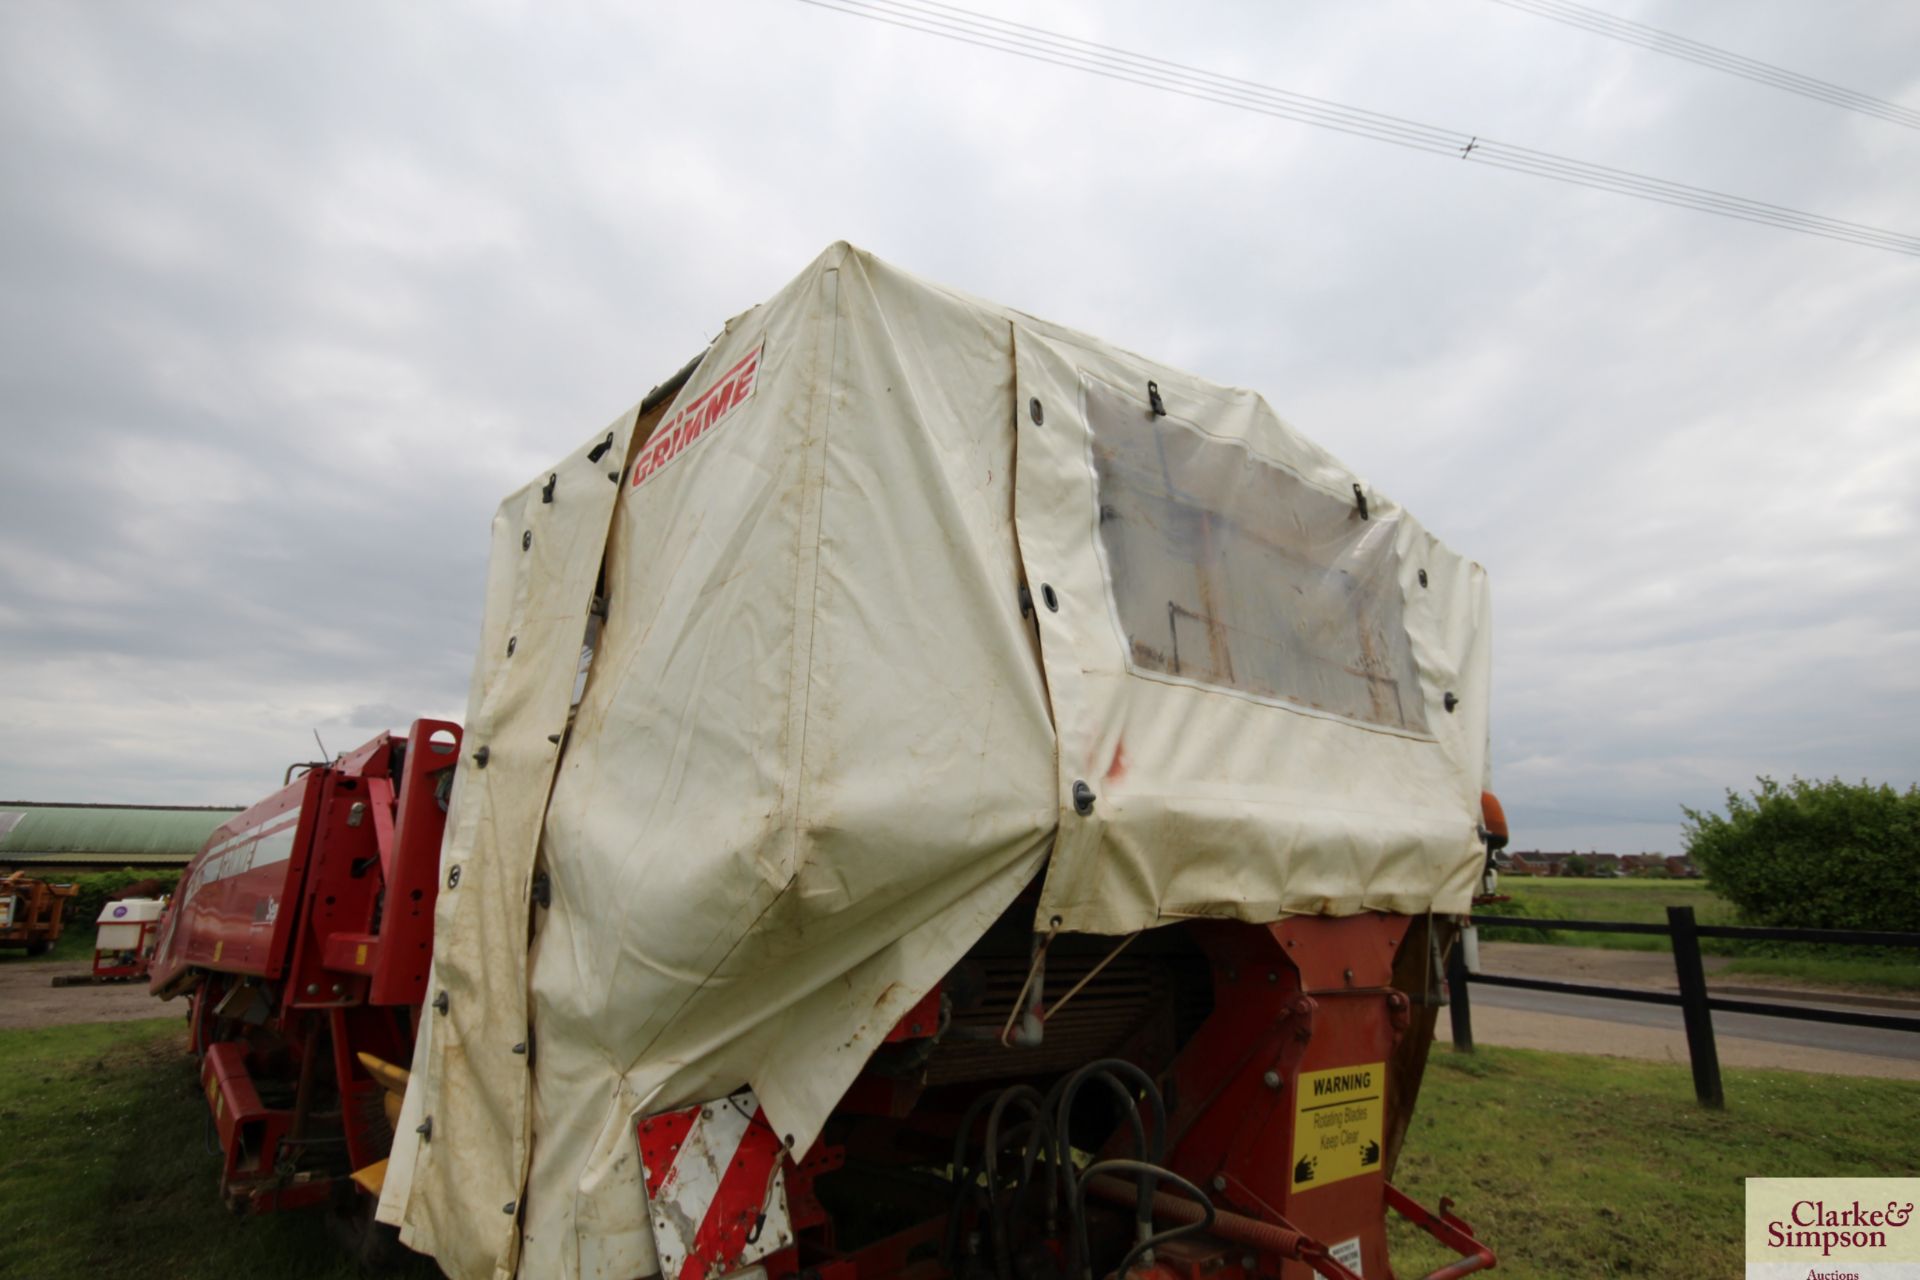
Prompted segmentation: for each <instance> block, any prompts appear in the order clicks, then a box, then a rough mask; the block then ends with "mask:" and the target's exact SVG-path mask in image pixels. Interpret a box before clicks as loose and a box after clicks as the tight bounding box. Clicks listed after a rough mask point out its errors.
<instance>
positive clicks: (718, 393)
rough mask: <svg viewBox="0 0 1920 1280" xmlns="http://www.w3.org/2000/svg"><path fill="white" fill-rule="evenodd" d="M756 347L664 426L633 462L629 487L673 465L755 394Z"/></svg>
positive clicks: (638, 485) (757, 372) (759, 350)
mask: <svg viewBox="0 0 1920 1280" xmlns="http://www.w3.org/2000/svg"><path fill="white" fill-rule="evenodd" d="M762 349H763V348H762V347H755V348H754V349H753V350H752V351H750V352H748V353H747V354H746V356H745V357H743V358H742V359H741V361H740V363H738V364H736V365H734V366H733V368H731V369H729V370H727V371H726V372H725V373H723V374H721V375H720V379H719V381H717V382H715V383H714V384H713V385H712V386H711V387H708V388H707V389H706V390H705V391H703V392H701V393H700V395H699V396H698V397H697V398H696V399H695V400H694V401H693V402H692V403H690V404H688V405H686V406H685V407H684V408H682V409H680V410H678V411H677V412H675V414H674V415H673V416H672V417H671V418H669V419H667V420H666V421H665V422H663V423H661V424H660V426H659V427H658V428H657V429H656V430H655V431H654V433H653V435H652V437H651V438H650V439H648V441H647V443H646V445H645V446H644V447H643V448H642V449H641V451H640V456H639V457H638V458H637V459H635V460H634V464H633V479H632V480H631V481H630V482H629V487H631V488H636V489H637V488H639V487H640V485H641V484H643V483H645V481H646V480H647V478H648V477H650V476H652V475H654V474H655V473H657V472H658V471H659V470H660V469H661V468H662V467H664V466H666V465H667V464H668V463H669V462H672V461H673V460H674V459H675V458H677V457H679V456H680V455H681V454H682V453H683V452H685V451H686V449H687V447H688V446H689V445H691V444H692V443H693V442H694V441H696V440H698V439H699V438H700V437H701V436H703V435H705V434H706V433H707V432H708V431H710V430H712V429H713V428H714V427H715V426H718V425H719V424H720V423H721V422H722V421H724V420H725V418H726V417H727V415H728V414H730V413H732V412H733V411H734V410H735V409H738V408H739V407H740V406H741V405H742V404H744V403H745V402H746V400H747V398H748V397H749V396H751V395H752V394H753V388H754V379H755V377H756V375H758V374H759V372H760V352H761V351H762Z"/></svg>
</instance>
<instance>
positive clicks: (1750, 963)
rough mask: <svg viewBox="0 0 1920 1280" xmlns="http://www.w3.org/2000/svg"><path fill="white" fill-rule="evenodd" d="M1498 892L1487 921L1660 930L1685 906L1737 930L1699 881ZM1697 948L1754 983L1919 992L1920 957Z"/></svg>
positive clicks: (1624, 881)
mask: <svg viewBox="0 0 1920 1280" xmlns="http://www.w3.org/2000/svg"><path fill="white" fill-rule="evenodd" d="M1500 891H1501V892H1502V893H1504V894H1506V895H1508V896H1509V897H1510V898H1511V899H1512V902H1510V903H1506V902H1503V903H1498V904H1495V905H1494V906H1490V907H1488V908H1487V909H1486V914H1488V915H1525V916H1537V917H1539V918H1541V919H1546V920H1625V921H1632V922H1636V923H1648V924H1665V923H1666V920H1667V908H1668V907H1669V906H1690V907H1692V908H1693V915H1694V918H1695V919H1696V920H1698V921H1699V922H1700V923H1701V924H1739V923H1740V920H1739V917H1738V916H1737V915H1736V914H1735V912H1734V908H1733V904H1732V903H1730V902H1728V901H1727V900H1726V899H1725V898H1722V897H1721V896H1720V895H1719V894H1717V893H1715V892H1714V891H1713V887H1712V886H1711V885H1709V884H1708V883H1707V882H1706V881H1704V880H1652V879H1647V880H1641V879H1631V878H1624V877H1623V878H1621V879H1619V880H1584V879H1580V880H1576V879H1567V878H1562V877H1557V876H1556V877H1553V878H1550V879H1549V878H1544V877H1538V876H1502V877H1501V879H1500ZM1480 936H1481V937H1482V938H1484V939H1485V940H1487V941H1489V942H1555V943H1560V944H1563V945H1568V946H1580V947H1603V948H1607V949H1610V950H1616V951H1665V950H1667V949H1668V943H1667V940H1666V939H1665V938H1660V937H1651V936H1648V935H1646V934H1633V933H1570V932H1567V931H1565V930H1561V931H1558V932H1555V931H1549V930H1539V929H1504V928H1503V929H1484V930H1482V931H1481V935H1480ZM1700 948H1701V950H1702V951H1705V952H1707V953H1708V954H1710V955H1725V956H1732V957H1734V960H1733V963H1732V964H1730V965H1729V966H1727V968H1726V969H1725V970H1724V971H1723V972H1726V973H1733V974H1748V975H1752V976H1753V977H1755V978H1757V979H1763V978H1768V977H1772V978H1789V979H1793V980H1795V981H1797V982H1807V983H1822V984H1826V985H1830V986H1837V987H1873V988H1879V989H1884V990H1891V991H1920V952H1909V953H1908V954H1907V956H1906V957H1905V958H1898V959H1887V958H1856V957H1852V956H1833V955H1822V954H1818V953H1812V954H1810V953H1809V952H1808V950H1807V949H1806V948H1804V947H1788V946H1785V945H1783V944H1775V945H1773V946H1771V947H1770V948H1769V949H1768V950H1767V951H1766V952H1758V953H1757V952H1756V951H1755V949H1754V948H1753V947H1752V946H1751V945H1746V944H1742V943H1739V942H1727V941H1722V940H1720V939H1716V938H1704V939H1702V940H1701V943H1700Z"/></svg>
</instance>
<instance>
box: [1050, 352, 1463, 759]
mask: <svg viewBox="0 0 1920 1280" xmlns="http://www.w3.org/2000/svg"><path fill="white" fill-rule="evenodd" d="M1087 421H1088V425H1089V426H1090V427H1091V428H1092V432H1093V463H1094V471H1095V474H1096V477H1097V480H1098V489H1099V504H1100V508H1099V528H1100V546H1101V551H1102V553H1103V556H1104V559H1105V563H1106V569H1107V575H1108V577H1107V586H1108V590H1109V592H1110V593H1111V598H1112V603H1113V610H1114V615H1115V618H1116V621H1117V622H1118V624H1119V627H1120V631H1121V633H1122V635H1123V637H1124V639H1125V644H1126V650H1127V661H1128V664H1129V666H1130V667H1131V668H1132V669H1133V670H1134V671H1135V672H1137V673H1140V674H1152V675H1156V676H1159V677H1163V678H1171V679H1174V680H1177V681H1180V682H1183V683H1191V684H1197V685H1204V686H1208V687H1211V688H1216V689H1224V690H1231V691H1233V692H1236V693H1240V694H1244V695H1248V696H1251V697H1255V698H1260V699H1271V700H1276V701H1281V702H1288V703H1293V704H1296V705H1299V706H1303V707H1311V708H1314V709H1315V710H1318V711H1323V712H1327V713H1329V714H1332V715H1337V716H1342V717H1345V718H1347V719H1350V720H1357V721H1361V722H1363V723H1366V724H1374V725H1380V726H1383V727H1386V728H1390V729H1397V730H1402V731H1407V732H1412V733H1418V734H1425V733H1426V732H1427V720H1426V709H1425V708H1426V703H1425V698H1424V696H1423V694H1422V691H1421V688H1420V683H1419V676H1418V674H1417V672H1416V670H1415V668H1414V663H1413V652H1412V646H1411V644H1410V643H1409V642H1408V639H1407V631H1406V625H1405V622H1404V621H1403V618H1402V599H1401V590H1400V580H1399V557H1398V555H1397V554H1396V553H1395V551H1394V548H1393V541H1394V533H1395V526H1396V524H1397V521H1396V520H1395V519H1391V518H1381V517H1380V516H1379V515H1378V514H1377V513H1376V514H1375V516H1374V518H1373V519H1363V518H1362V517H1361V515H1360V512H1359V509H1358V507H1357V505H1356V504H1355V503H1354V502H1353V501H1352V499H1350V498H1349V499H1342V498H1337V497H1334V496H1332V495H1330V494H1327V493H1324V492H1322V491H1321V490H1319V489H1316V488H1314V487H1312V486H1311V485H1309V484H1307V483H1306V482H1305V481H1303V480H1301V479H1300V477H1298V476H1296V475H1294V474H1293V473H1292V472H1291V471H1288V470H1287V469H1286V468H1285V467H1282V466H1280V465H1279V464H1277V463H1274V462H1271V461H1269V460H1267V459H1265V458H1261V457H1258V456H1256V455H1255V454H1253V453H1252V452H1251V451H1250V450H1249V449H1248V448H1247V447H1246V446H1245V445H1243V444H1241V443H1239V442H1238V441H1234V440H1228V439H1225V438H1223V437H1219V436H1213V435H1209V434H1207V433H1206V432H1205V431H1204V430H1203V429H1202V428H1200V427H1198V426H1196V425H1194V424H1192V423H1188V422H1183V421H1181V420H1179V419H1177V418H1173V417H1159V416H1155V415H1154V414H1153V413H1152V412H1151V410H1150V409H1149V407H1148V403H1147V399H1146V396H1145V395H1144V394H1140V395H1133V396H1130V395H1127V394H1125V393H1123V392H1120V391H1116V390H1114V389H1112V388H1110V387H1107V386H1105V385H1103V384H1101V383H1098V382H1092V381H1089V382H1088V383H1087Z"/></svg>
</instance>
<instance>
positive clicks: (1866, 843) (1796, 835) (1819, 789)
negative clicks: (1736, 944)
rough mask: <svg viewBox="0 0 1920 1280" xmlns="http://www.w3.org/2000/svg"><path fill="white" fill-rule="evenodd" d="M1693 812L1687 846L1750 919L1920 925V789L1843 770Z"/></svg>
mask: <svg viewBox="0 0 1920 1280" xmlns="http://www.w3.org/2000/svg"><path fill="white" fill-rule="evenodd" d="M1758 782H1759V787H1758V789H1757V790H1755V791H1754V792H1753V794H1752V795H1751V796H1742V795H1740V794H1738V793H1737V792H1733V791H1729V792H1727V812H1726V814H1725V815H1724V816H1722V815H1721V814H1718V813H1701V812H1698V811H1696V810H1693V809H1687V810H1685V813H1686V816H1687V821H1686V826H1685V828H1684V829H1683V835H1684V838H1685V840H1686V844H1687V852H1688V853H1689V854H1690V855H1691V856H1692V857H1693V859H1694V861H1695V862H1696V863H1698V864H1699V865H1700V867H1701V868H1702V869H1704V870H1705V871H1706V873H1707V875H1708V877H1709V878H1710V879H1711V880H1712V881H1713V887H1714V888H1715V889H1716V890H1717V891H1718V892H1719V893H1720V894H1721V895H1722V896H1724V897H1726V898H1727V899H1728V900H1730V901H1731V902H1733V904H1734V905H1735V906H1736V907H1737V908H1739V911H1740V915H1741V918H1742V919H1743V920H1745V921H1747V922H1748V923H1751V924H1760V925H1780V926H1789V927H1795V928H1803V929H1885V930H1897V931H1920V873H1917V872H1916V868H1920V787H1913V786H1909V787H1908V788H1907V789H1906V790H1905V791H1897V790H1895V789H1894V788H1893V787H1891V786H1887V785H1885V784H1881V785H1878V786H1876V785H1872V784H1869V783H1866V782H1860V783H1848V782H1842V781H1840V780H1839V779H1838V778H1834V779H1831V780H1830V781H1826V782H1809V781H1807V780H1806V779H1804V778H1795V779H1793V781H1791V782H1789V783H1786V784H1785V785H1782V784H1781V783H1778V782H1775V781H1774V780H1773V779H1771V778H1765V777H1763V778H1760V779H1758Z"/></svg>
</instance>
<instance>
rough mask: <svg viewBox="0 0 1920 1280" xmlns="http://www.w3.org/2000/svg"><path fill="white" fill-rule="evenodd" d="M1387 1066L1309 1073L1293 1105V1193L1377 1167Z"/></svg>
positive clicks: (1382, 1129) (1345, 1068)
mask: <svg viewBox="0 0 1920 1280" xmlns="http://www.w3.org/2000/svg"><path fill="white" fill-rule="evenodd" d="M1386 1087H1387V1064H1386V1063H1384V1062H1373V1063H1363V1064H1361V1065H1359V1066H1354V1067H1335V1068H1333V1069H1332V1070H1330V1071H1308V1072H1305V1073H1303V1074H1302V1075H1301V1076H1300V1079H1299V1085H1298V1087H1297V1088H1296V1089H1295V1091H1294V1104H1293V1189H1294V1190H1295V1191H1304V1190H1306V1189H1308V1188H1310V1187H1318V1186H1321V1185H1323V1184H1325V1183H1329V1182H1339V1181H1340V1180H1341V1179H1343V1178H1357V1177H1359V1176H1360V1175H1361V1174H1363V1173H1373V1172H1374V1171H1376V1170H1377V1169H1379V1167H1380V1141H1381V1138H1382V1136H1383V1135H1384V1133H1385V1116H1386V1103H1385V1101H1384V1094H1385V1092H1386Z"/></svg>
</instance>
